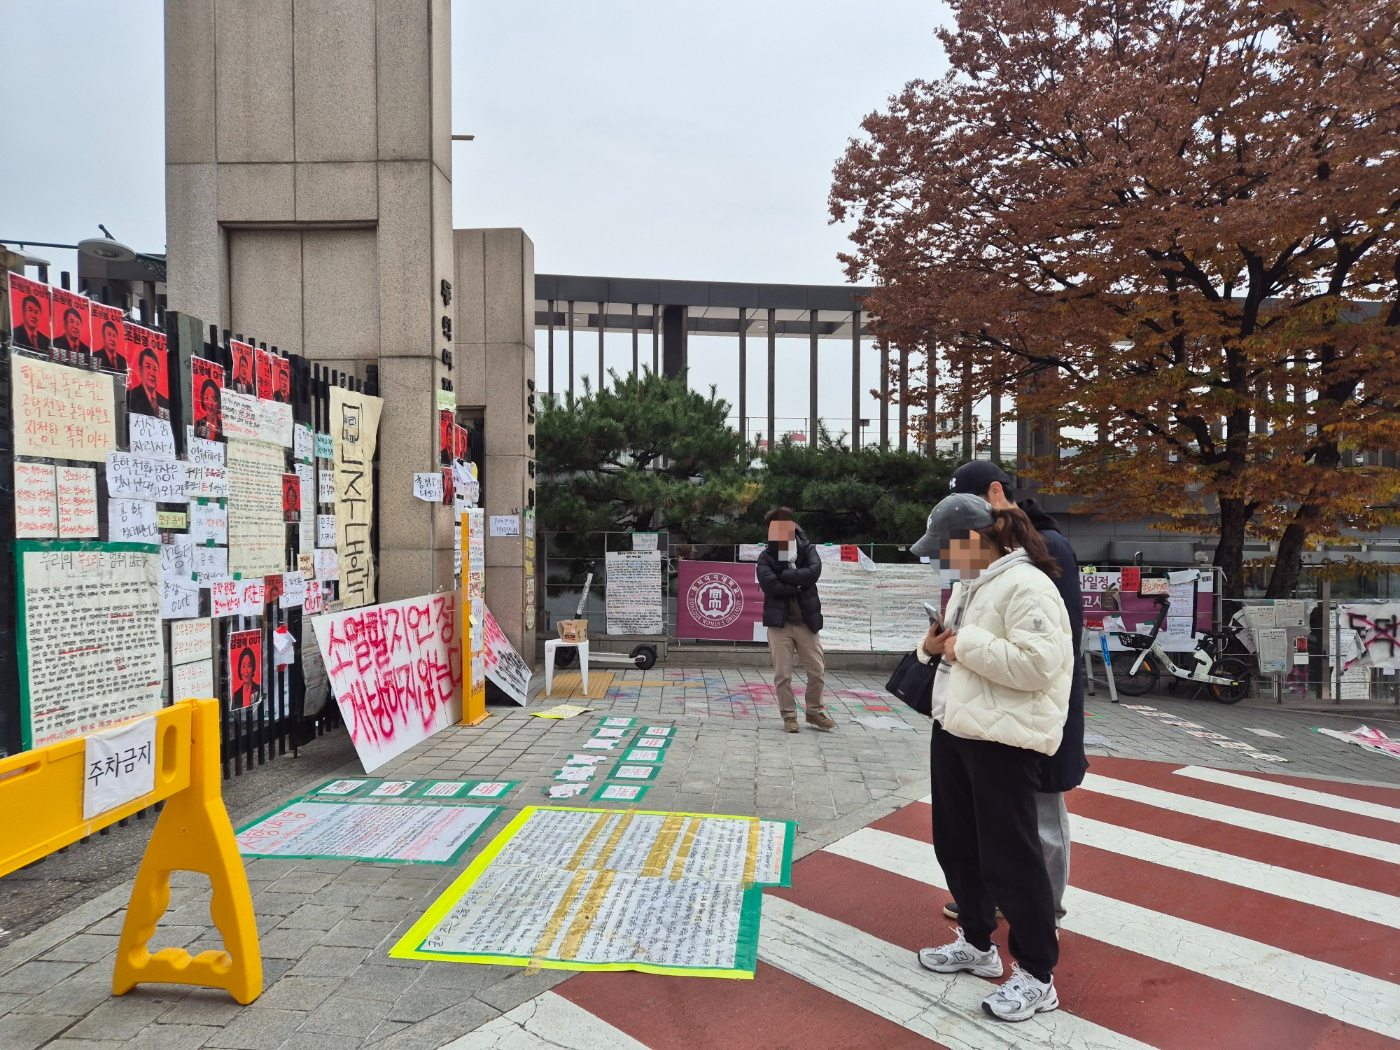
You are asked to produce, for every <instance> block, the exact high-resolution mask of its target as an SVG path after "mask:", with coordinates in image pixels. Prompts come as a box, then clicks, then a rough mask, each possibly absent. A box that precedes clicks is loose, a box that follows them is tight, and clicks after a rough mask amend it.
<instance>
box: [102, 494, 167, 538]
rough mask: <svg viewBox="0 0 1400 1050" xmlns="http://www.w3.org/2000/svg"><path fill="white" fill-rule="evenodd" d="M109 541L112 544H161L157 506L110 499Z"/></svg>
mask: <svg viewBox="0 0 1400 1050" xmlns="http://www.w3.org/2000/svg"><path fill="white" fill-rule="evenodd" d="M107 539H108V540H109V541H110V542H112V543H159V542H160V526H159V525H157V524H156V505H155V504H154V503H151V502H148V501H147V500H141V499H109V500H108V501H107Z"/></svg>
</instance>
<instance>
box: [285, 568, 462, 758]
mask: <svg viewBox="0 0 1400 1050" xmlns="http://www.w3.org/2000/svg"><path fill="white" fill-rule="evenodd" d="M343 586H344V584H343V582H342V587H343ZM457 619H458V618H457V601H456V598H455V596H454V595H451V594H434V595H428V596H427V597H423V598H409V599H405V600H403V601H397V602H386V603H385V604H383V605H373V606H369V607H365V608H359V609H351V610H346V611H342V612H338V613H327V614H326V615H324V616H317V617H316V618H315V619H313V620H312V621H311V623H312V627H313V628H314V630H315V632H316V642H317V645H318V646H319V648H320V651H321V658H322V661H323V662H324V663H325V667H326V675H327V677H328V678H329V679H330V683H331V690H332V692H333V694H334V695H335V699H336V702H337V703H338V704H339V705H340V713H341V715H342V716H343V717H344V719H345V724H346V725H347V726H348V727H349V728H350V738H351V740H352V741H353V743H354V745H355V752H356V753H357V754H358V755H359V756H360V761H361V762H362V763H363V764H364V767H365V772H367V773H372V772H374V770H376V769H378V768H379V767H380V766H382V765H383V764H384V763H385V762H387V761H389V759H391V758H393V757H394V756H395V755H398V754H401V753H402V752H404V751H406V750H407V749H408V748H410V747H412V746H413V745H414V744H416V743H418V742H419V741H420V740H425V739H427V738H428V737H430V736H432V735H433V733H436V732H437V731H438V730H439V729H442V728H444V727H446V726H449V725H454V724H456V723H457V722H458V721H460V720H461V717H462V670H461V668H462V650H461V635H460V630H459V625H458V622H457Z"/></svg>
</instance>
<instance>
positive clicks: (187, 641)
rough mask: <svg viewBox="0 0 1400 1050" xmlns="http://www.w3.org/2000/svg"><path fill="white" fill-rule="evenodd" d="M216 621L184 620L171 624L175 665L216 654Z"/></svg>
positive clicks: (204, 658) (208, 657)
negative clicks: (214, 629) (214, 630)
mask: <svg viewBox="0 0 1400 1050" xmlns="http://www.w3.org/2000/svg"><path fill="white" fill-rule="evenodd" d="M213 625H214V621H213V620H211V619H209V618H208V617H205V618H204V619H202V620H182V621H181V622H179V623H172V624H171V625H170V662H171V663H172V664H174V665H177V666H178V665H179V664H188V663H194V661H196V660H208V659H210V658H211V657H213V655H214V632H213Z"/></svg>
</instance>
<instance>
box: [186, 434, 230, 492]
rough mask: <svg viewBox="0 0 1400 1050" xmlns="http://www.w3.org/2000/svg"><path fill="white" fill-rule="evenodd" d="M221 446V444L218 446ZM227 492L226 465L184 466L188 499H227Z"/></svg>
mask: <svg viewBox="0 0 1400 1050" xmlns="http://www.w3.org/2000/svg"><path fill="white" fill-rule="evenodd" d="M219 447H220V448H223V446H222V445H220V446H219ZM228 493H229V483H228V468H227V467H195V466H187V467H186V468H185V495H186V496H187V497H188V498H190V499H195V498H203V499H227V498H228Z"/></svg>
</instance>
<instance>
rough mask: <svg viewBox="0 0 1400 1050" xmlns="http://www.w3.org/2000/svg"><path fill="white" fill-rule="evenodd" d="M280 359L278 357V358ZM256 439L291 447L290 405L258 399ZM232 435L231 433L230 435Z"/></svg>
mask: <svg viewBox="0 0 1400 1050" xmlns="http://www.w3.org/2000/svg"><path fill="white" fill-rule="evenodd" d="M279 360H280V359H279ZM257 418H258V432H257V435H256V436H257V439H258V440H259V441H266V442H267V443H268V444H269V445H280V446H281V447H282V448H291V447H292V406H291V405H290V404H285V403H283V402H278V401H265V400H263V399H262V398H259V399H258V403H257ZM230 436H233V435H230Z"/></svg>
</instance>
